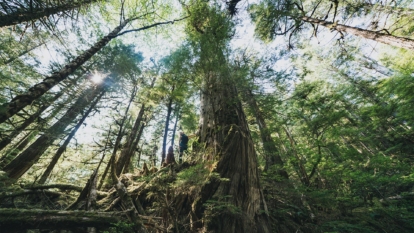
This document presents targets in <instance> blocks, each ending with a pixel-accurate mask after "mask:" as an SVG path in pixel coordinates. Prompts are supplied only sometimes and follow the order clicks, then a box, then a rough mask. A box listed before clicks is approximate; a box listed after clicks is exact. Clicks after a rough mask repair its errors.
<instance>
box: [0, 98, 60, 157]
mask: <svg viewBox="0 0 414 233" xmlns="http://www.w3.org/2000/svg"><path fill="white" fill-rule="evenodd" d="M63 94H64V91H60V92H59V93H58V94H56V95H55V96H54V97H53V98H52V99H51V100H49V103H48V104H44V105H43V106H42V107H40V108H39V109H38V110H37V111H36V113H34V114H33V115H31V116H30V117H29V118H27V119H26V120H25V121H24V122H23V124H21V125H19V126H18V127H17V128H15V129H14V131H13V132H12V133H11V134H10V135H9V136H7V137H6V138H4V139H3V140H1V141H0V151H1V150H2V149H3V148H4V147H6V146H7V145H8V144H9V143H10V142H11V141H12V140H13V139H14V138H15V137H17V136H18V135H19V134H20V133H21V132H22V131H23V130H24V129H26V128H27V127H28V126H29V125H30V124H32V123H33V122H34V121H35V120H37V119H38V117H39V116H40V115H41V114H42V113H43V112H44V111H45V110H46V109H47V108H48V107H49V106H50V105H51V104H52V103H53V102H54V101H55V100H57V99H59V98H60V97H61V96H62V95H63Z"/></svg>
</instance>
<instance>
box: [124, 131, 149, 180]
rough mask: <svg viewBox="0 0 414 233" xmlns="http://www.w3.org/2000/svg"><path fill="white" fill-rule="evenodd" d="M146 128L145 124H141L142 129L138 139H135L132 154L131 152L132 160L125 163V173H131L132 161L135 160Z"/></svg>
mask: <svg viewBox="0 0 414 233" xmlns="http://www.w3.org/2000/svg"><path fill="white" fill-rule="evenodd" d="M144 128H145V123H141V127H140V128H139V132H138V135H137V138H136V139H135V141H134V144H133V146H132V148H131V152H130V153H131V158H130V159H129V160H127V161H126V163H125V166H124V170H123V172H124V173H128V172H129V168H130V164H131V162H132V160H133V159H134V155H135V150H136V148H137V146H138V143H139V141H140V140H141V136H142V133H143V132H144Z"/></svg>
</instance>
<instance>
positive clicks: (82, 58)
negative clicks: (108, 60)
mask: <svg viewBox="0 0 414 233" xmlns="http://www.w3.org/2000/svg"><path fill="white" fill-rule="evenodd" d="M136 19H138V18H130V19H126V20H124V21H123V22H121V24H120V25H119V26H118V27H116V28H115V29H114V30H112V31H111V32H110V33H109V34H108V35H106V36H104V37H103V38H102V39H101V40H99V41H98V42H96V43H95V44H94V45H93V46H92V47H91V48H89V49H88V50H86V51H85V52H83V53H82V54H81V55H79V56H78V57H77V58H75V59H74V60H73V61H71V62H69V63H68V64H66V65H65V66H64V67H63V68H62V69H61V70H59V71H58V72H55V73H53V74H52V75H50V76H48V77H46V78H45V79H44V80H43V82H40V83H38V84H36V85H34V86H33V87H31V88H30V89H29V90H28V91H27V92H26V93H24V94H21V95H18V96H16V97H14V98H13V99H12V100H11V101H10V102H9V103H4V104H3V105H1V106H0V123H3V122H4V121H6V120H7V119H9V118H10V117H12V116H13V115H14V114H16V113H17V112H19V111H20V110H22V109H23V108H24V107H26V106H27V105H29V104H31V103H32V102H33V101H34V100H36V99H37V98H39V97H40V96H42V95H43V94H44V93H46V92H47V91H48V90H50V89H51V88H52V87H54V86H55V85H56V84H58V83H59V82H61V81H62V80H65V79H66V78H67V77H68V76H69V75H71V74H72V73H73V72H74V71H75V70H76V69H77V68H79V67H80V66H81V65H83V64H84V63H85V62H86V61H88V60H89V59H90V58H91V57H92V56H93V55H95V54H96V53H97V52H99V51H100V50H101V49H102V48H103V47H104V46H105V45H106V44H108V43H109V41H111V40H112V39H113V38H115V37H117V36H120V35H123V34H126V33H129V32H138V31H142V30H146V29H149V28H152V27H156V26H158V25H163V24H170V23H174V22H176V21H179V20H182V19H179V20H172V21H166V22H160V23H154V24H152V25H149V26H144V27H141V28H138V29H133V30H127V31H124V32H122V33H120V32H121V30H122V29H123V28H124V27H125V26H126V25H128V23H130V22H132V21H134V20H136Z"/></svg>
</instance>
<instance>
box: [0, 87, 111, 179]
mask: <svg viewBox="0 0 414 233" xmlns="http://www.w3.org/2000/svg"><path fill="white" fill-rule="evenodd" d="M104 85H105V82H102V84H101V85H100V86H96V87H91V88H89V89H87V90H85V91H84V92H83V94H82V95H81V96H80V97H79V98H78V99H77V100H76V102H75V103H74V104H73V106H72V107H71V108H69V109H68V111H67V112H66V113H65V114H64V115H63V116H62V118H60V119H59V120H58V121H57V122H56V123H55V124H54V125H53V126H51V127H50V128H49V129H48V130H47V131H46V132H45V133H44V134H43V135H42V136H40V137H39V138H38V139H37V140H36V141H35V142H34V143H33V144H32V145H30V146H29V147H28V148H27V149H26V150H25V151H23V152H22V153H21V154H20V155H18V156H17V157H16V158H15V159H14V160H13V161H11V162H10V163H9V164H7V165H6V166H5V167H4V169H3V170H4V171H5V172H6V173H7V174H8V176H9V177H10V178H12V179H18V178H20V177H21V176H22V175H23V174H24V173H25V172H26V171H27V170H28V169H29V168H30V167H32V165H33V164H34V163H36V162H37V161H38V160H39V158H40V156H41V155H42V154H43V153H44V152H45V151H46V149H47V148H48V147H49V146H50V145H51V144H52V143H53V141H54V140H56V139H57V138H58V137H59V136H60V135H62V133H63V132H64V131H65V129H66V127H67V126H68V125H69V124H70V123H72V122H73V121H74V120H75V118H76V117H77V116H78V115H79V114H80V113H81V112H82V111H83V110H84V109H85V108H86V107H87V106H88V105H89V104H90V103H91V101H92V100H93V99H94V98H96V97H97V96H98V95H99V94H100V93H101V92H102V91H103V89H104Z"/></svg>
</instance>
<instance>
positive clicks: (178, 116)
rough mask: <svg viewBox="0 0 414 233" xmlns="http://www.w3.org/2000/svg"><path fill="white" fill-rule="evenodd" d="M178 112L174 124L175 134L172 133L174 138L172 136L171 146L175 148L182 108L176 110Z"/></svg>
mask: <svg viewBox="0 0 414 233" xmlns="http://www.w3.org/2000/svg"><path fill="white" fill-rule="evenodd" d="M176 111H177V112H176V113H175V114H177V115H176V118H175V123H174V128H173V132H172V136H171V146H172V147H174V140H175V133H176V132H177V124H178V120H179V119H180V108H178V110H176Z"/></svg>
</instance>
